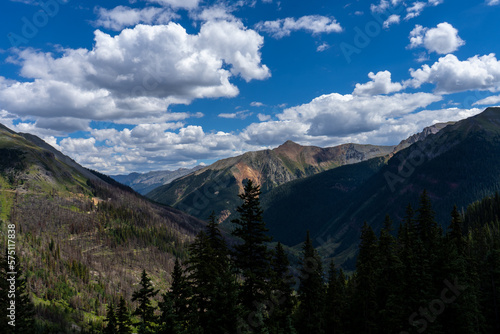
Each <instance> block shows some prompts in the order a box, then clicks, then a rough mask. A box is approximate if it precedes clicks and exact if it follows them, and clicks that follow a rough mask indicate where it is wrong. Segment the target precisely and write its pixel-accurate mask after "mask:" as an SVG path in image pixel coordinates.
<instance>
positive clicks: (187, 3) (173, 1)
mask: <svg viewBox="0 0 500 334" xmlns="http://www.w3.org/2000/svg"><path fill="white" fill-rule="evenodd" d="M146 1H147V2H151V3H157V4H159V5H162V6H165V7H172V8H183V9H195V8H196V7H198V5H199V3H200V2H201V0H146Z"/></svg>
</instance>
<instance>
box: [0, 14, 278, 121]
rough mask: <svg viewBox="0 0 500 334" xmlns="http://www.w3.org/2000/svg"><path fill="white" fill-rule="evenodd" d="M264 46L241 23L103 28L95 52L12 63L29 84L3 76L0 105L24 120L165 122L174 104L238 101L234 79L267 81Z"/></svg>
mask: <svg viewBox="0 0 500 334" xmlns="http://www.w3.org/2000/svg"><path fill="white" fill-rule="evenodd" d="M262 45H263V38H262V36H260V35H259V34H258V33H256V32H255V31H253V30H250V29H246V28H245V27H244V26H243V24H242V23H241V22H238V21H217V22H207V23H204V24H203V25H202V26H201V28H200V31H199V33H198V34H196V35H190V34H188V33H187V32H186V30H185V29H184V28H183V27H182V26H180V25H179V24H175V23H169V24H167V25H158V26H147V25H137V26H135V27H134V28H133V29H125V30H123V31H122V32H121V33H120V34H119V35H116V36H114V37H112V36H110V35H108V34H105V33H103V32H101V31H99V30H97V31H96V32H95V46H94V48H93V49H92V50H86V49H66V50H63V52H62V55H60V56H59V57H57V56H54V55H53V54H51V53H42V52H38V51H36V50H33V49H25V50H17V54H16V57H15V58H14V57H11V61H12V62H15V63H17V64H19V65H20V66H21V75H22V76H23V77H25V78H27V79H29V81H26V82H17V81H12V80H7V79H5V78H1V77H0V103H1V105H2V107H3V108H4V109H6V110H8V111H9V112H11V113H15V114H17V115H19V116H21V117H23V116H33V117H57V116H59V115H65V116H67V117H72V118H77V119H87V120H88V119H94V120H116V121H118V122H119V121H120V120H122V119H127V120H129V121H132V123H134V122H133V119H144V118H155V117H156V118H161V117H162V116H163V115H164V114H165V113H166V112H167V108H168V107H169V105H171V104H179V103H183V104H187V103H189V102H191V101H192V100H193V99H199V98H212V97H233V96H235V95H237V94H238V88H237V87H236V86H235V85H233V84H232V83H230V81H229V80H230V78H231V77H234V76H240V77H242V78H243V79H244V80H246V81H250V80H254V79H257V80H262V79H266V78H268V77H269V76H270V72H269V69H268V68H267V67H266V66H265V65H263V64H261V55H260V48H261V47H262ZM135 124H137V123H135Z"/></svg>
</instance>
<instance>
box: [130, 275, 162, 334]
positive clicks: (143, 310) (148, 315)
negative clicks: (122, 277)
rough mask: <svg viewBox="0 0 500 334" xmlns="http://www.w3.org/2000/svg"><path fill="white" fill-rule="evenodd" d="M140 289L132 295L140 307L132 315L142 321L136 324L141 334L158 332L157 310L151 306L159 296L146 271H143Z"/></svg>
mask: <svg viewBox="0 0 500 334" xmlns="http://www.w3.org/2000/svg"><path fill="white" fill-rule="evenodd" d="M139 286H140V289H139V290H137V291H135V292H134V293H133V294H132V301H133V302H135V301H137V302H138V303H139V305H138V306H137V308H136V309H135V311H134V313H132V315H137V316H139V318H140V321H139V322H138V323H137V324H136V326H137V327H138V329H139V334H149V333H154V332H155V331H156V327H157V326H156V317H155V314H154V312H155V308H154V307H153V306H152V305H151V300H152V299H153V298H154V297H155V296H156V295H157V294H158V290H155V288H154V287H153V283H152V282H151V279H150V278H149V277H148V274H147V273H146V270H143V271H142V274H141V281H140V283H139Z"/></svg>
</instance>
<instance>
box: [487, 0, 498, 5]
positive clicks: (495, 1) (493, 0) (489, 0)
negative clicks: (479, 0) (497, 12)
mask: <svg viewBox="0 0 500 334" xmlns="http://www.w3.org/2000/svg"><path fill="white" fill-rule="evenodd" d="M486 4H487V5H488V6H495V5H499V4H500V0H486Z"/></svg>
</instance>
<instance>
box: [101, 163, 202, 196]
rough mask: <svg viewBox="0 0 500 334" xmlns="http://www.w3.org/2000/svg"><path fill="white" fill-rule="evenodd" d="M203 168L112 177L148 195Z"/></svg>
mask: <svg viewBox="0 0 500 334" xmlns="http://www.w3.org/2000/svg"><path fill="white" fill-rule="evenodd" d="M201 168H203V166H196V167H193V168H179V169H176V170H172V171H170V170H164V171H152V172H148V173H130V174H126V175H123V174H122V175H110V176H111V177H112V178H113V179H115V180H116V181H118V182H120V183H122V184H124V185H127V186H129V187H130V188H132V189H134V190H135V191H137V192H138V193H139V194H141V195H146V194H147V193H149V192H150V191H151V190H153V189H155V188H158V187H159V186H162V185H165V184H169V183H170V182H172V181H174V180H176V179H178V178H180V177H182V176H184V175H187V174H190V173H192V172H194V171H197V170H199V169H201Z"/></svg>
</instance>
